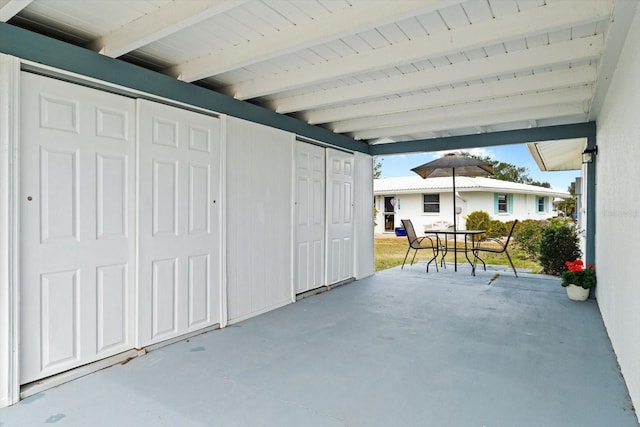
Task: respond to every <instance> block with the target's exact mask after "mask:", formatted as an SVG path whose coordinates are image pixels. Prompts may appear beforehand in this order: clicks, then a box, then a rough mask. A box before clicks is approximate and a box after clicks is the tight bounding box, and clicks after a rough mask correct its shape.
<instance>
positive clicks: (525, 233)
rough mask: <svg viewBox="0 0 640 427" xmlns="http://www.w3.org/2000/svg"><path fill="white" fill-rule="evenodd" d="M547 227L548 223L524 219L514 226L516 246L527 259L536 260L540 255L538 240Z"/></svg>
mask: <svg viewBox="0 0 640 427" xmlns="http://www.w3.org/2000/svg"><path fill="white" fill-rule="evenodd" d="M548 225H549V221H537V220H535V219H525V220H524V221H520V222H519V223H518V225H517V226H516V230H515V231H516V234H515V241H516V244H517V245H518V246H519V247H520V249H522V251H523V252H524V253H525V254H526V255H527V258H528V259H532V260H536V259H538V256H539V255H540V240H541V239H542V230H544V228H545V227H547V226H548Z"/></svg>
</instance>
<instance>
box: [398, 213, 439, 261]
mask: <svg viewBox="0 0 640 427" xmlns="http://www.w3.org/2000/svg"><path fill="white" fill-rule="evenodd" d="M401 221H402V227H403V228H404V229H405V231H406V234H407V239H408V240H409V248H408V249H407V253H406V254H405V256H404V261H402V267H400V268H404V264H405V263H406V262H407V257H408V256H409V252H410V251H411V249H414V250H415V252H414V253H413V258H412V259H411V265H413V261H414V260H415V259H416V255H417V254H418V251H419V250H421V249H429V250H431V252H432V253H433V257H432V258H431V259H430V260H429V262H428V263H427V273H428V272H429V264H430V263H431V261H433V260H434V259H436V257H437V256H438V245H437V244H436V243H435V242H434V238H435V237H433V238H432V237H431V236H424V237H418V236H416V231H415V229H414V228H413V223H412V222H411V220H410V219H403V220H401ZM435 266H436V271H438V263H437V262H436V263H435Z"/></svg>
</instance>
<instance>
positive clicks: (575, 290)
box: [567, 285, 589, 301]
mask: <svg viewBox="0 0 640 427" xmlns="http://www.w3.org/2000/svg"><path fill="white" fill-rule="evenodd" d="M567 296H568V297H569V299H570V300H573V301H586V299H587V298H589V289H585V288H583V287H582V286H576V285H569V286H567Z"/></svg>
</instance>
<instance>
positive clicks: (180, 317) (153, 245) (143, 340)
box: [136, 100, 220, 346]
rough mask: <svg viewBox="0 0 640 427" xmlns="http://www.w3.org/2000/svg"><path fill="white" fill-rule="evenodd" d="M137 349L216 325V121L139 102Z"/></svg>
mask: <svg viewBox="0 0 640 427" xmlns="http://www.w3.org/2000/svg"><path fill="white" fill-rule="evenodd" d="M138 126H139V128H138V129H139V130H138V136H139V141H140V142H139V143H140V148H139V194H140V196H139V197H140V201H139V204H140V207H139V221H138V223H139V256H138V263H139V264H138V269H139V277H138V280H139V293H138V304H139V311H138V338H137V343H136V344H137V345H138V346H145V345H148V344H152V343H156V342H159V341H163V340H166V339H169V338H173V337H176V336H179V335H182V334H184V333H187V332H190V331H195V330H198V329H202V328H205V327H207V326H211V325H213V324H216V323H219V322H220V279H219V274H220V262H219V253H220V252H219V251H220V248H219V245H220V225H219V218H220V185H219V184H220V183H219V180H220V178H219V171H220V169H219V168H220V166H219V165H220V120H219V119H218V118H215V117H211V116H207V115H203V114H198V113H194V112H191V111H186V110H181V109H178V108H175V107H170V106H166V105H162V104H157V103H153V102H150V101H145V100H139V101H138Z"/></svg>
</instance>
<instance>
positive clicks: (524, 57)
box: [273, 34, 604, 113]
mask: <svg viewBox="0 0 640 427" xmlns="http://www.w3.org/2000/svg"><path fill="white" fill-rule="evenodd" d="M603 46H604V36H603V35H602V34H597V35H594V36H590V37H584V38H580V39H575V40H569V41H566V42H561V43H554V44H550V45H545V46H539V47H535V48H531V49H525V50H519V51H515V52H512V53H506V54H503V55H498V56H491V57H487V58H481V59H477V60H475V61H471V62H463V63H458V64H453V65H448V66H444V67H438V68H433V69H428V70H422V71H416V72H414V73H411V74H404V75H399V76H393V77H388V78H385V79H378V80H373V81H368V82H365V83H360V84H353V85H349V86H341V87H336V88H334V89H328V90H324V91H319V92H312V93H308V94H303V95H297V96H291V97H287V98H280V99H276V100H274V101H273V104H274V105H276V111H277V112H279V113H290V112H294V111H301V110H307V109H311V108H320V107H326V106H329V105H338V104H340V103H346V102H349V103H354V102H356V101H364V100H366V99H370V98H378V97H383V96H387V95H393V94H398V93H403V92H407V93H408V92H413V91H417V90H420V89H426V88H432V87H438V86H444V85H448V84H453V83H460V82H467V81H473V80H479V79H483V78H494V77H496V76H499V75H501V74H508V73H516V72H521V71H530V70H532V69H542V68H545V67H553V66H556V65H559V64H570V63H572V62H579V61H584V60H589V59H594V58H597V57H599V56H600V55H601V54H602V49H603Z"/></svg>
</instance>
